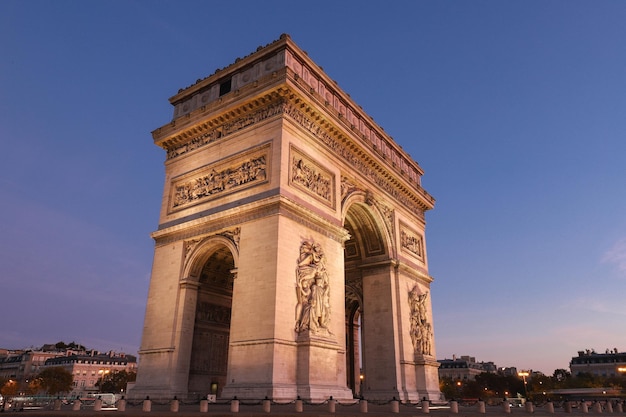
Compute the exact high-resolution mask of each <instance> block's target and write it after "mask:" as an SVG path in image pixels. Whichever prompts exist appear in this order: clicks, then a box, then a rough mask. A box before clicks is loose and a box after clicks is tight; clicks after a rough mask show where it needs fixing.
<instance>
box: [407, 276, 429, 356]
mask: <svg viewBox="0 0 626 417" xmlns="http://www.w3.org/2000/svg"><path fill="white" fill-rule="evenodd" d="M427 298H428V291H427V292H425V293H423V294H420V293H419V292H418V288H417V286H415V287H414V288H413V289H412V290H411V291H410V292H409V305H410V306H411V331H410V334H411V341H412V342H413V349H414V350H415V353H420V354H422V355H432V337H433V329H432V325H431V324H430V323H429V322H428V314H427V309H426V299H427Z"/></svg>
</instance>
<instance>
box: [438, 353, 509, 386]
mask: <svg viewBox="0 0 626 417" xmlns="http://www.w3.org/2000/svg"><path fill="white" fill-rule="evenodd" d="M437 362H439V378H450V379H453V380H463V381H473V380H474V379H475V378H476V375H479V374H481V373H483V372H490V373H496V372H497V371H498V368H497V366H496V365H495V364H494V363H493V362H476V358H475V357H473V356H460V357H457V356H456V355H453V356H452V359H441V360H438V361H437Z"/></svg>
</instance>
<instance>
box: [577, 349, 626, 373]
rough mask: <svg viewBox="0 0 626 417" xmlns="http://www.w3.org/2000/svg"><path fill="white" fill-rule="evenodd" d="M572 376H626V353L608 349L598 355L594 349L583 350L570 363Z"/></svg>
mask: <svg viewBox="0 0 626 417" xmlns="http://www.w3.org/2000/svg"><path fill="white" fill-rule="evenodd" d="M569 368H570V372H571V373H572V375H574V376H575V375H578V374H581V373H589V374H592V375H595V376H603V377H611V376H617V375H626V352H618V350H617V349H616V348H615V349H607V350H606V351H605V352H604V353H597V352H596V351H595V350H593V349H586V350H581V351H579V352H578V356H574V357H573V358H572V360H571V361H570V363H569Z"/></svg>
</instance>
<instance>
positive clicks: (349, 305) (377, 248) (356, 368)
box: [343, 203, 389, 397]
mask: <svg viewBox="0 0 626 417" xmlns="http://www.w3.org/2000/svg"><path fill="white" fill-rule="evenodd" d="M343 226H344V228H345V229H346V230H347V231H348V233H349V235H350V238H349V240H347V241H346V242H345V244H344V247H345V250H344V265H345V302H346V306H345V311H346V318H345V319H346V361H347V363H346V370H347V381H346V383H347V385H348V387H349V388H350V389H351V390H352V392H353V393H354V395H355V397H359V396H362V395H363V394H364V391H365V390H366V379H367V369H368V364H367V358H366V357H365V355H364V354H363V352H364V346H365V344H366V343H367V337H366V336H365V331H364V330H365V329H366V327H367V314H366V311H367V302H368V300H367V299H365V298H364V297H363V269H364V267H366V265H368V264H376V263H377V262H381V261H383V260H385V259H388V258H389V255H388V249H387V248H388V245H387V244H386V243H385V241H386V240H385V239H384V237H383V236H384V235H383V232H382V231H381V227H380V226H379V222H377V221H376V218H375V216H374V214H373V213H372V211H371V209H370V208H369V207H368V206H367V205H365V204H364V203H354V204H351V205H350V206H349V208H348V210H347V211H346V214H345V218H344V225H343ZM372 366H373V365H372Z"/></svg>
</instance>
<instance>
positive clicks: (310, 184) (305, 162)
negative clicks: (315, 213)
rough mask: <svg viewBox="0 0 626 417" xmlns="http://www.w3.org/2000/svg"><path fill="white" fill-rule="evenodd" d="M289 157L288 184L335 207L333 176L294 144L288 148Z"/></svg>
mask: <svg viewBox="0 0 626 417" xmlns="http://www.w3.org/2000/svg"><path fill="white" fill-rule="evenodd" d="M289 159H290V161H291V174H290V175H289V184H290V185H291V186H293V187H296V188H299V189H300V190H303V191H305V192H306V193H307V194H309V195H312V196H313V197H314V198H316V199H317V200H319V201H321V202H322V203H324V204H326V205H327V206H329V207H331V208H335V176H334V175H333V174H332V173H331V172H330V171H328V170H326V169H324V168H323V167H322V166H321V164H318V163H316V162H314V161H313V160H312V159H311V158H308V157H307V156H305V155H304V153H303V152H301V151H299V150H298V149H296V148H295V147H294V146H291V148H290V153H289Z"/></svg>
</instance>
